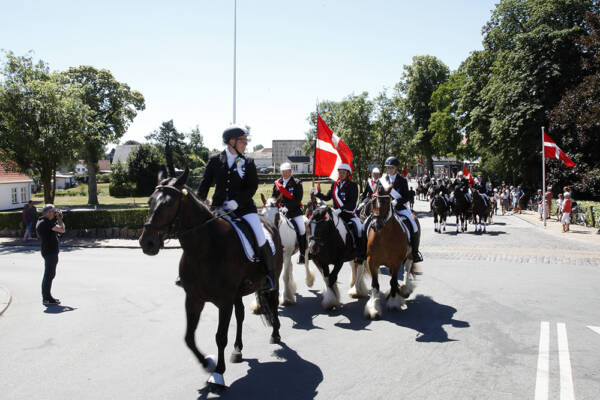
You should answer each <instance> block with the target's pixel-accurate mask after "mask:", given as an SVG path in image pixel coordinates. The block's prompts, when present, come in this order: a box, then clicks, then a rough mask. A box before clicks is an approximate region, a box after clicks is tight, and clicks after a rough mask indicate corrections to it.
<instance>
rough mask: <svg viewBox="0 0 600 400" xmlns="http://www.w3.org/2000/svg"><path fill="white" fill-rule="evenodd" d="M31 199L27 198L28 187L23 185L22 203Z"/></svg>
mask: <svg viewBox="0 0 600 400" xmlns="http://www.w3.org/2000/svg"><path fill="white" fill-rule="evenodd" d="M28 200H29V199H28V198H27V188H26V187H23V186H21V203H27V201H28Z"/></svg>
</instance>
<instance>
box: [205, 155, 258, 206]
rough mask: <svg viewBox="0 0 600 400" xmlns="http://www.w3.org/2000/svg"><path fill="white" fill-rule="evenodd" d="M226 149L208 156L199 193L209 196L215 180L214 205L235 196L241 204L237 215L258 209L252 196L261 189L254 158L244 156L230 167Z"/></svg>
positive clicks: (220, 204)
mask: <svg viewBox="0 0 600 400" xmlns="http://www.w3.org/2000/svg"><path fill="white" fill-rule="evenodd" d="M225 151H226V150H224V151H223V152H221V153H219V154H215V155H213V156H211V157H210V159H209V160H208V164H207V165H206V170H205V171H204V176H203V177H202V180H201V181H200V187H199V188H198V197H200V199H201V200H205V199H206V196H207V195H208V190H209V189H210V187H211V186H212V185H213V184H215V185H216V188H215V193H214V195H213V198H212V205H213V206H215V207H218V206H222V205H223V203H224V202H225V201H227V200H235V201H236V202H237V204H238V208H237V210H235V214H236V215H237V216H239V217H241V216H242V215H246V214H250V213H256V205H254V200H252V196H254V193H256V189H258V175H257V174H256V165H255V164H254V160H253V159H251V158H246V157H244V156H240V157H238V159H237V160H236V162H234V163H233V165H232V166H231V168H229V167H228V166H227V155H226V154H225Z"/></svg>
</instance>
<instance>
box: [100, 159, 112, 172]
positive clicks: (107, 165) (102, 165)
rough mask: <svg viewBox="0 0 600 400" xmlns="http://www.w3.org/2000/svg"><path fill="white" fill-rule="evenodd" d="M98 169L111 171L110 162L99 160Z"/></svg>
mask: <svg viewBox="0 0 600 400" xmlns="http://www.w3.org/2000/svg"><path fill="white" fill-rule="evenodd" d="M98 169H100V170H109V169H110V160H98Z"/></svg>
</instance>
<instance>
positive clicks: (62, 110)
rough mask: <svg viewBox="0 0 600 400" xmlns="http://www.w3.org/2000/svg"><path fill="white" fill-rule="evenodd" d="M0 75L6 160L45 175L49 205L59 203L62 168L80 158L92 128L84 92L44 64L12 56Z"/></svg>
mask: <svg viewBox="0 0 600 400" xmlns="http://www.w3.org/2000/svg"><path fill="white" fill-rule="evenodd" d="M0 74H1V76H2V81H1V83H0V149H2V152H0V159H3V160H5V161H6V160H7V159H8V160H12V161H13V162H15V163H16V165H17V166H18V168H19V169H21V170H23V171H25V170H32V171H33V172H34V173H37V174H39V175H40V180H41V183H42V184H43V188H44V201H45V202H46V203H53V202H54V195H55V193H56V188H55V186H53V185H52V184H51V182H52V180H53V179H54V178H55V177H56V169H57V168H58V166H59V165H60V164H61V163H62V162H68V161H70V160H72V159H73V158H74V157H75V155H76V152H77V149H79V148H81V146H82V144H83V138H82V135H81V132H82V131H85V130H86V129H88V121H89V117H90V115H91V112H90V109H89V107H88V106H87V105H86V104H84V103H83V102H82V100H81V98H82V94H83V88H82V87H81V85H74V84H71V83H70V82H69V81H68V80H66V79H65V77H64V75H63V74H60V73H56V72H50V70H49V68H48V65H47V64H46V63H44V62H43V61H38V62H37V63H34V62H33V60H32V58H31V57H29V56H21V57H18V56H15V55H14V54H13V53H12V52H8V53H6V58H5V60H4V64H3V68H2V70H1V71H0ZM54 181H55V182H56V180H55V179H54Z"/></svg>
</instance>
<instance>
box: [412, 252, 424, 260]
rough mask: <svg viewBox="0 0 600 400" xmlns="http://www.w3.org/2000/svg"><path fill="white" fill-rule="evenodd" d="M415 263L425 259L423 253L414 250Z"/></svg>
mask: <svg viewBox="0 0 600 400" xmlns="http://www.w3.org/2000/svg"><path fill="white" fill-rule="evenodd" d="M412 256H413V263H418V262H421V261H423V255H422V254H421V252H420V251H413V254H412Z"/></svg>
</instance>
